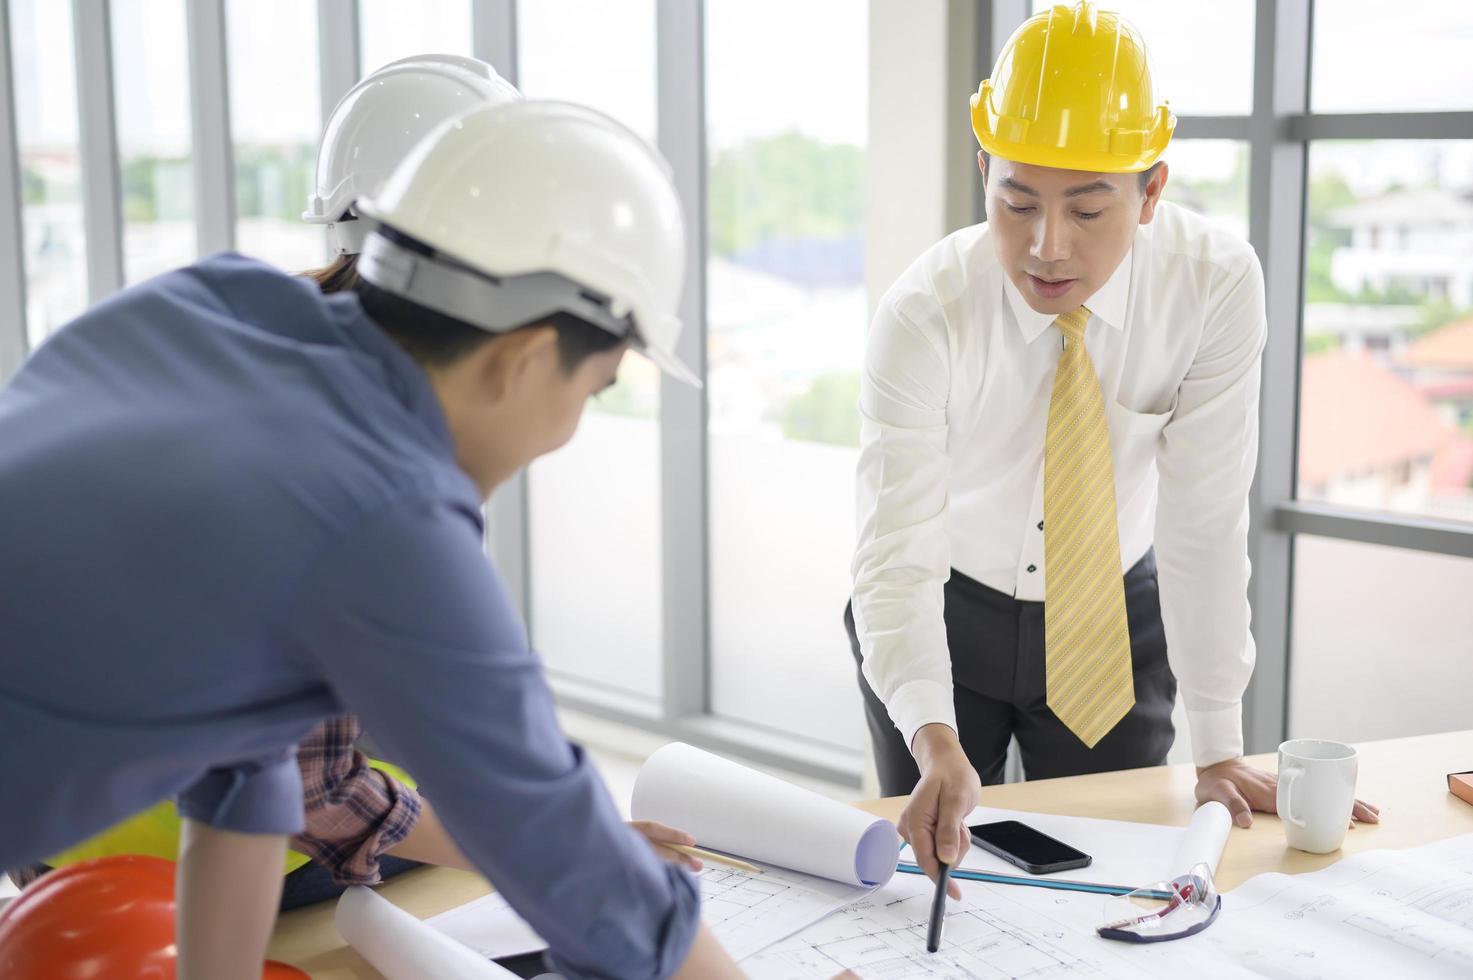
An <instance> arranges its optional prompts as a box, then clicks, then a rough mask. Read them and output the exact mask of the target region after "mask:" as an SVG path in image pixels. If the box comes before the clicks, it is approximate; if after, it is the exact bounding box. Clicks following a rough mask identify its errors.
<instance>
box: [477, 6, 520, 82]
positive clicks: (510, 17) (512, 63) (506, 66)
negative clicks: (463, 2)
mask: <svg viewBox="0 0 1473 980" xmlns="http://www.w3.org/2000/svg"><path fill="white" fill-rule="evenodd" d="M471 54H473V55H475V56H476V57H477V58H480V59H481V60H482V61H486V62H490V64H491V67H492V68H495V69H496V72H497V74H499V75H500V76H501V77H502V78H504V79H506V80H507V81H508V82H511V83H512V84H513V85H516V84H517V4H516V0H472V6H471Z"/></svg>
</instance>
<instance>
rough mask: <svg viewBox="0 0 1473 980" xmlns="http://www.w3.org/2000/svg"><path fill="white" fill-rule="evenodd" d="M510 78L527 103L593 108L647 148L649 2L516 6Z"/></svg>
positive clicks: (568, 0)
mask: <svg viewBox="0 0 1473 980" xmlns="http://www.w3.org/2000/svg"><path fill="white" fill-rule="evenodd" d="M517 72H518V77H519V79H520V87H521V90H522V92H523V93H525V94H526V96H527V97H528V98H531V99H566V100H567V101H569V102H581V103H582V104H584V105H589V106H593V108H595V109H598V110H599V111H601V112H606V113H608V114H609V115H611V116H613V117H614V118H615V119H617V120H619V121H620V122H622V123H624V125H626V126H628V127H629V128H630V129H632V130H634V131H635V132H636V133H638V134H639V135H641V136H643V137H644V138H645V139H647V140H649V141H650V142H654V140H655V136H656V133H655V3H654V0H537V2H536V3H523V4H519V5H518V6H517Z"/></svg>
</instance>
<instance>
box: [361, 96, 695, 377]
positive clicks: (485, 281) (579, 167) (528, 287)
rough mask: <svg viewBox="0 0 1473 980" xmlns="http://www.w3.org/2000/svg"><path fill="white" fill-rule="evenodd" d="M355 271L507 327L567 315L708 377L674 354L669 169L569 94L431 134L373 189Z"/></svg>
mask: <svg viewBox="0 0 1473 980" xmlns="http://www.w3.org/2000/svg"><path fill="white" fill-rule="evenodd" d="M357 210H358V213H359V214H360V215H362V216H364V217H365V218H369V219H371V220H372V222H373V223H374V224H375V225H376V226H377V227H376V228H375V229H374V231H375V234H373V235H371V236H370V237H369V239H368V241H367V243H366V245H365V247H364V251H363V255H362V257H361V258H360V260H359V263H358V272H359V274H360V275H361V276H362V277H363V278H365V279H367V280H368V281H369V282H370V283H372V284H373V285H375V286H377V287H378V288H380V289H383V290H385V291H387V292H390V293H393V294H394V295H397V296H400V297H403V298H404V299H408V300H411V301H412V302H415V303H418V304H419V305H421V306H425V307H428V308H430V309H432V310H435V311H437V312H440V313H444V314H446V315H447V316H452V317H455V318H456V319H458V320H462V321H464V322H466V323H470V324H473V325H475V326H478V327H480V328H482V329H484V330H488V331H492V332H502V331H506V330H510V329H513V328H515V327H519V326H523V325H525V324H528V323H531V322H534V321H535V320H536V319H537V318H538V317H546V316H550V315H552V314H555V313H570V314H572V315H574V316H576V317H578V318H580V319H582V320H585V321H587V322H589V323H591V324H593V325H595V326H598V327H601V328H603V329H605V330H608V331H609V332H611V333H613V334H615V335H617V336H620V337H626V338H628V339H629V341H630V343H631V345H632V346H633V347H634V348H635V349H636V350H638V351H641V352H642V353H644V354H645V355H646V356H647V357H649V359H650V360H651V361H653V362H654V363H655V364H656V365H658V366H659V367H660V368H661V369H662V370H664V371H665V372H666V373H668V374H670V375H672V376H673V377H676V378H679V379H680V380H682V381H685V382H687V383H689V384H693V385H696V386H699V385H700V380H699V379H698V378H697V377H696V375H695V374H694V373H693V372H692V371H691V370H690V369H689V368H687V367H686V366H685V365H684V364H682V363H681V361H680V359H679V358H678V357H677V356H676V354H675V345H676V341H677V340H678V339H679V337H680V319H679V317H678V316H677V305H678V304H679V302H680V293H681V288H682V285H683V282H684V277H685V250H686V241H685V221H684V219H683V217H682V215H681V208H680V198H679V196H678V194H677V193H676V190H675V185H674V183H673V182H672V180H671V171H670V165H669V164H668V163H666V162H665V159H664V157H662V156H660V154H659V153H658V152H656V150H655V149H654V147H652V146H650V145H649V144H648V143H646V142H645V141H644V140H643V139H641V138H640V137H639V136H637V135H635V134H634V133H633V132H632V131H630V130H629V129H627V128H626V127H624V126H623V125H621V124H620V123H618V122H615V121H614V120H613V119H610V118H609V117H608V116H605V115H604V114H602V113H600V112H597V111H595V110H593V109H590V108H588V107H586V106H580V105H574V104H572V103H568V102H544V101H529V102H514V103H508V104H503V105H499V106H483V107H480V108H476V109H472V110H470V111H469V112H468V113H466V114H465V115H462V116H460V117H459V118H457V119H455V120H452V121H450V122H447V123H445V124H444V125H442V126H441V127H440V128H439V129H437V130H436V131H435V132H434V133H433V134H432V135H430V136H428V137H426V138H425V140H424V141H423V142H421V143H420V144H419V145H418V146H416V147H415V148H414V150H413V151H412V152H411V153H410V155H409V157H408V158H407V159H405V161H404V163H403V164H401V165H400V166H399V168H398V169H397V170H395V171H394V174H393V176H392V177H390V178H389V180H388V181H387V182H386V183H385V184H384V186H383V189H382V190H380V191H379V192H378V193H377V194H375V195H373V196H372V197H369V198H367V199H363V200H360V201H359V202H358V209H357Z"/></svg>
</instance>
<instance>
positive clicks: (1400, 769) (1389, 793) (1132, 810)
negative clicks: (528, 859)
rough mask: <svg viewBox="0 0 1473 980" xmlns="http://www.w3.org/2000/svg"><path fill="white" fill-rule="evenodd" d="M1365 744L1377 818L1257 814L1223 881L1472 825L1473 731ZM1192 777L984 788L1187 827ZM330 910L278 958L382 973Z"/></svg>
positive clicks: (310, 919) (427, 879) (416, 882)
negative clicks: (1335, 828)
mask: <svg viewBox="0 0 1473 980" xmlns="http://www.w3.org/2000/svg"><path fill="white" fill-rule="evenodd" d="M1359 749H1360V783H1359V796H1360V797H1361V798H1362V799H1364V800H1367V801H1369V802H1371V803H1375V804H1377V805H1378V806H1380V807H1381V816H1382V821H1383V822H1382V823H1381V824H1380V825H1379V826H1371V825H1364V826H1359V827H1357V828H1356V829H1354V830H1352V831H1351V832H1350V833H1349V834H1347V835H1346V838H1345V847H1344V849H1343V850H1341V851H1340V852H1338V853H1336V854H1305V853H1303V852H1302V851H1292V850H1289V849H1288V848H1287V847H1286V846H1285V845H1284V834H1283V831H1282V829H1281V828H1280V826H1279V821H1278V818H1277V817H1270V816H1265V815H1263V814H1256V815H1255V818H1254V821H1253V826H1252V827H1251V828H1249V829H1247V830H1241V829H1238V828H1234V829H1233V832H1232V836H1231V837H1230V838H1229V840H1228V846H1227V852H1226V853H1225V854H1224V855H1223V859H1222V864H1221V866H1220V867H1219V869H1218V873H1217V881H1218V884H1219V885H1220V886H1221V887H1222V888H1223V889H1228V888H1232V887H1234V886H1236V885H1238V884H1241V883H1242V882H1243V881H1245V880H1246V879H1248V878H1251V877H1252V876H1254V875H1256V874H1261V873H1263V872H1265V871H1282V872H1285V873H1288V874H1300V873H1302V872H1306V871H1316V870H1318V869H1320V868H1323V867H1325V866H1326V865H1329V864H1333V863H1334V862H1335V861H1338V860H1339V859H1340V858H1341V857H1343V856H1345V855H1346V854H1350V853H1353V852H1355V851H1363V850H1369V849H1371V848H1378V847H1379V848H1402V847H1414V846H1416V845H1418V844H1426V843H1430V842H1431V841H1436V840H1442V839H1444V838H1447V837H1455V836H1457V835H1458V834H1467V833H1473V806H1470V805H1469V804H1467V803H1464V802H1463V801H1462V800H1460V799H1458V798H1457V797H1455V796H1453V795H1452V794H1450V793H1449V792H1448V791H1447V780H1446V774H1447V773H1450V772H1460V771H1463V770H1468V769H1473V731H1467V732H1450V733H1448V734H1445V735H1425V736H1420V737H1417V738H1401V739H1389V740H1386V741H1381V742H1368V743H1365V744H1363V745H1361V746H1359ZM1249 761H1251V762H1253V763H1254V764H1255V765H1258V766H1262V767H1263V768H1265V769H1270V770H1272V769H1275V768H1276V764H1277V759H1276V758H1275V756H1273V755H1261V756H1253V757H1252V758H1251V759H1250V760H1249ZM1195 785H1196V774H1195V772H1194V770H1193V769H1192V767H1191V766H1162V767H1160V768H1156V769H1133V770H1128V771H1125V772H1112V773H1102V774H1100V775H1097V776H1073V777H1070V778H1067V779H1049V780H1041V781H1039V782H1032V783H1013V784H1010V785H1007V786H993V787H989V788H987V789H986V790H984V791H983V795H982V801H983V803H984V804H986V805H987V806H995V807H1001V808H1003V809H1009V810H1032V811H1036V812H1041V813H1063V814H1070V815H1074V816H1087V817H1104V818H1108V819H1113V820H1135V821H1139V822H1141V823H1161V824H1174V825H1178V826H1184V825H1185V824H1186V822H1187V821H1188V819H1190V817H1191V815H1192V810H1193V808H1194V804H1193V798H1192V790H1193V787H1194V786H1195ZM904 804H905V799H904V798H903V797H894V798H891V799H885V800H874V801H871V802H868V803H862V804H859V805H860V807H861V808H863V809H865V810H868V811H870V812H872V813H876V814H879V815H881V816H884V817H889V818H890V819H892V820H893V819H895V817H897V816H898V815H899V814H900V809H901V807H902V806H904ZM488 891H489V889H488V887H487V885H486V882H485V880H484V879H483V878H481V877H479V876H478V875H473V874H468V873H466V872H463V871H451V870H448V869H445V868H433V869H424V870H420V871H411V872H409V873H408V874H405V875H401V876H400V877H398V878H396V879H394V880H393V881H390V882H388V883H387V884H385V885H383V886H382V887H381V888H380V889H379V894H381V895H383V896H384V897H385V898H387V899H388V900H389V901H391V902H393V903H394V904H395V905H398V906H400V907H401V908H404V909H406V910H408V911H409V912H412V913H414V914H415V915H418V916H420V917H422V918H423V917H428V916H431V915H436V914H438V913H440V912H444V911H446V910H448V909H452V908H454V907H456V906H458V905H461V904H464V903H465V902H468V901H470V900H471V899H473V898H479V897H480V896H481V895H484V894H486V893H487V892H488ZM333 909H334V904H333V903H331V902H329V903H325V904H322V905H316V906H312V907H311V908H306V909H301V910H299V911H295V912H288V913H287V914H285V915H283V916H282V917H281V921H280V922H279V923H278V924H277V927H276V934H275V936H274V937H273V939H272V942H271V957H272V959H277V960H282V961H284V962H287V963H291V964H294V965H296V966H299V967H301V968H302V969H303V970H306V971H307V972H308V973H310V974H311V975H312V976H313V977H314V978H317V980H347V978H355V980H357V978H378V977H380V974H379V973H378V971H376V970H374V969H373V968H372V967H371V966H369V965H368V964H367V963H365V962H364V961H363V959H362V957H360V956H359V955H358V954H357V953H355V952H353V950H351V949H348V948H346V947H345V946H344V945H343V941H342V939H341V938H339V936H338V934H337V930H336V929H334V928H333V924H332V916H333Z"/></svg>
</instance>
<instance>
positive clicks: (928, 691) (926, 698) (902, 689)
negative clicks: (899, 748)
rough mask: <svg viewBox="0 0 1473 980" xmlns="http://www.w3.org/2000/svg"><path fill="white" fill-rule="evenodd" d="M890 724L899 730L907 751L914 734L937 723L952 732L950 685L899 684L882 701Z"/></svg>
mask: <svg viewBox="0 0 1473 980" xmlns="http://www.w3.org/2000/svg"><path fill="white" fill-rule="evenodd" d="M885 710H887V711H889V712H890V720H891V721H892V722H894V723H895V727H896V728H898V729H900V737H901V738H903V739H905V747H906V749H907V750H910V748H911V742H912V741H913V740H914V739H915V737H916V732H918V731H920V730H921V729H922V728H924V727H925V726H927V725H933V724H937V723H940V724H942V725H947V726H949V727H950V728H951V730H952V731H956V730H957V729H956V705H955V703H953V701H952V700H951V685H950V684H942V683H941V682H940V681H930V680H918V681H910V682H908V683H906V684H902V685H900V686H899V687H897V688H896V689H895V692H894V693H893V694H891V695H890V697H889V698H888V699H887V700H886V701H885Z"/></svg>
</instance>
